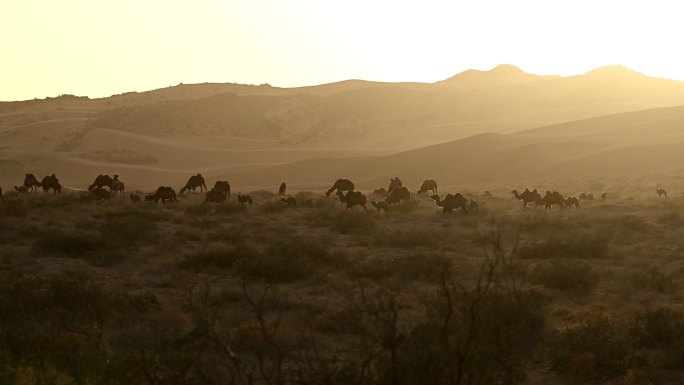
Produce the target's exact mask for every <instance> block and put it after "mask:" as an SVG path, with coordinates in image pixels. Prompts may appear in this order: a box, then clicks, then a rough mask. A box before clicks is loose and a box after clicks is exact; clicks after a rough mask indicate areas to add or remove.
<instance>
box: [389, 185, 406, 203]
mask: <svg viewBox="0 0 684 385" xmlns="http://www.w3.org/2000/svg"><path fill="white" fill-rule="evenodd" d="M410 200H411V192H410V191H409V190H408V189H407V188H406V187H396V188H394V189H392V190H391V191H390V192H389V196H387V198H385V202H387V203H388V204H391V205H393V204H397V203H399V202H401V201H410Z"/></svg>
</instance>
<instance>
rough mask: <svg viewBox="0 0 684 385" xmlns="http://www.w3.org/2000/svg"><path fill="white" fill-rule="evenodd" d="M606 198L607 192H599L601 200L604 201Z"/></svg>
mask: <svg viewBox="0 0 684 385" xmlns="http://www.w3.org/2000/svg"><path fill="white" fill-rule="evenodd" d="M606 198H608V193H605V192H604V193H603V194H601V200H602V201H605V200H606Z"/></svg>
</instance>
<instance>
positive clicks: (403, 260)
mask: <svg viewBox="0 0 684 385" xmlns="http://www.w3.org/2000/svg"><path fill="white" fill-rule="evenodd" d="M451 264H452V262H451V260H450V259H449V258H448V257H446V256H445V255H443V254H437V253H410V254H405V255H393V256H391V257H388V256H383V257H379V256H373V257H370V258H368V260H367V261H364V262H361V263H357V264H355V265H354V266H352V267H351V268H350V269H349V270H348V271H347V275H348V276H350V277H353V278H369V279H381V278H387V277H395V278H398V279H400V280H402V281H418V280H427V281H430V282H434V281H437V280H438V279H439V277H440V276H441V274H442V273H443V272H444V271H447V270H449V269H450V267H451Z"/></svg>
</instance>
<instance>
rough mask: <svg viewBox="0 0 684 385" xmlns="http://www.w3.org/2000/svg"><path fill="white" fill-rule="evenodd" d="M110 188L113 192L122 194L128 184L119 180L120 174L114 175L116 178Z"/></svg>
mask: <svg viewBox="0 0 684 385" xmlns="http://www.w3.org/2000/svg"><path fill="white" fill-rule="evenodd" d="M109 189H110V190H112V192H115V193H117V194H120V193H122V192H124V190H126V186H125V185H124V183H123V182H122V181H120V180H119V176H118V175H114V178H113V179H112V184H111V185H110V186H109Z"/></svg>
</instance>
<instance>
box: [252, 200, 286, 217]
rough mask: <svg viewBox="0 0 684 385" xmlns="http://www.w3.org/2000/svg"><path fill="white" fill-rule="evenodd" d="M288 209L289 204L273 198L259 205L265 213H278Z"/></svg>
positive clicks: (260, 209)
mask: <svg viewBox="0 0 684 385" xmlns="http://www.w3.org/2000/svg"><path fill="white" fill-rule="evenodd" d="M287 209H288V207H287V205H286V204H285V202H283V201H281V200H275V201H274V200H272V201H268V202H264V203H262V204H260V205H259V211H260V212H262V213H265V214H278V213H282V212H285V211H286V210H287Z"/></svg>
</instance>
